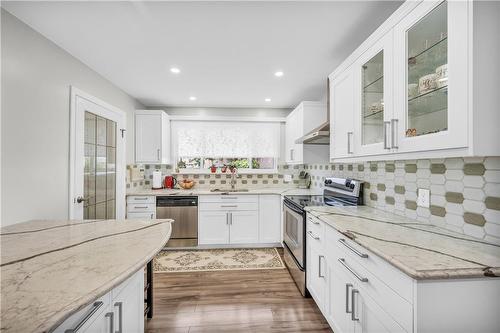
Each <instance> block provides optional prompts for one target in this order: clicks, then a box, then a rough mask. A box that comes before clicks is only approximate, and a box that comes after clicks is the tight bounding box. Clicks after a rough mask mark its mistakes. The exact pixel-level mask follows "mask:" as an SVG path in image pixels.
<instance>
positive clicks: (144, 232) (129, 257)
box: [0, 220, 172, 333]
mask: <svg viewBox="0 0 500 333" xmlns="http://www.w3.org/2000/svg"><path fill="white" fill-rule="evenodd" d="M170 222H172V220H152V221H151V220H148V221H141V220H126V221H125V220H124V221H118V220H95V221H94V220H89V221H54V220H36V221H28V222H24V223H19V224H14V225H10V226H7V227H3V228H2V229H1V233H0V237H1V238H0V239H1V249H2V253H1V261H0V267H1V276H2V281H1V294H2V300H1V303H2V307H1V328H0V330H1V331H2V332H26V333H28V332H47V331H51V330H53V329H55V328H56V327H57V326H58V325H60V324H61V323H62V322H63V321H64V320H65V319H66V318H67V317H69V316H70V315H71V314H73V313H74V312H76V311H78V310H79V309H81V308H83V307H84V306H86V305H87V304H89V303H91V302H92V301H94V300H95V299H97V298H99V297H101V296H102V295H104V294H105V293H107V292H108V291H109V290H111V289H113V288H114V287H115V286H117V285H119V284H120V283H121V282H123V281H124V280H126V279H127V278H128V277H130V276H131V275H132V274H133V273H135V272H137V271H138V270H140V269H142V267H144V266H145V265H146V264H147V263H148V262H149V261H150V260H151V259H152V258H153V257H154V256H155V255H156V253H158V252H159V251H160V250H161V249H162V248H163V246H164V245H165V243H166V242H167V241H168V239H169V237H170V233H171V224H170Z"/></svg>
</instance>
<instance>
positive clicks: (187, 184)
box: [179, 179, 194, 190]
mask: <svg viewBox="0 0 500 333" xmlns="http://www.w3.org/2000/svg"><path fill="white" fill-rule="evenodd" d="M179 186H180V187H182V188H183V189H185V190H189V189H190V188H192V187H193V186H194V180H192V179H182V180H180V181H179Z"/></svg>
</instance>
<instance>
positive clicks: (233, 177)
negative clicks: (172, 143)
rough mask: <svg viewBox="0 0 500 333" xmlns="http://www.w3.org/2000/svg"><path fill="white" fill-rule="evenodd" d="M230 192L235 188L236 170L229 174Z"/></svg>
mask: <svg viewBox="0 0 500 333" xmlns="http://www.w3.org/2000/svg"><path fill="white" fill-rule="evenodd" d="M230 184H231V190H234V189H235V187H236V170H234V172H231V182H230Z"/></svg>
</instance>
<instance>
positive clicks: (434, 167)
mask: <svg viewBox="0 0 500 333" xmlns="http://www.w3.org/2000/svg"><path fill="white" fill-rule="evenodd" d="M445 172H446V165H444V164H443V163H436V164H431V173H434V174H444V173H445Z"/></svg>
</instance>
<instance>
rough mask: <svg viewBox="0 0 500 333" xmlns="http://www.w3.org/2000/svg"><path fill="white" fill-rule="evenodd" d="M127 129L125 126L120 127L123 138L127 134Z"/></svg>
mask: <svg viewBox="0 0 500 333" xmlns="http://www.w3.org/2000/svg"><path fill="white" fill-rule="evenodd" d="M125 131H126V129H125V128H120V132H122V138H123V136H124V134H125Z"/></svg>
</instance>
